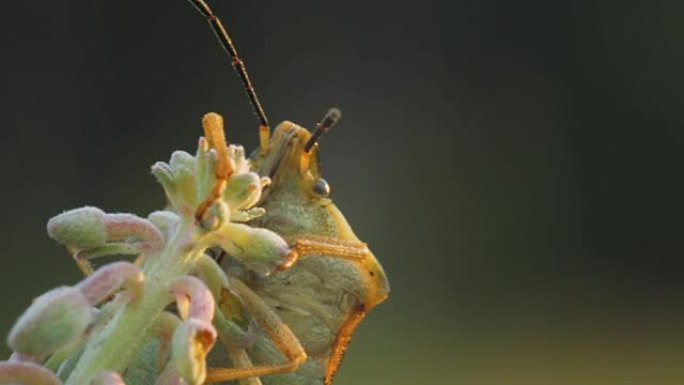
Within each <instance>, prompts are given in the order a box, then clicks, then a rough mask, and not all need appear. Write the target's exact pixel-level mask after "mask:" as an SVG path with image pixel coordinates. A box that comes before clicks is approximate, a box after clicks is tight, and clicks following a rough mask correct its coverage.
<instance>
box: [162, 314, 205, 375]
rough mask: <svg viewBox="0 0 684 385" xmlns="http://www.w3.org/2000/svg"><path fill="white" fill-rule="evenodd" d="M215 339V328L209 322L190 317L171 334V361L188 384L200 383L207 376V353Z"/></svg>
mask: <svg viewBox="0 0 684 385" xmlns="http://www.w3.org/2000/svg"><path fill="white" fill-rule="evenodd" d="M215 341H216V329H214V326H213V325H212V324H211V323H210V322H206V321H202V320H199V319H197V318H190V319H189V320H187V321H185V322H184V323H183V324H181V325H180V326H179V327H178V328H177V329H176V332H175V333H174V334H173V341H172V343H171V363H172V364H173V367H174V368H175V369H176V371H177V372H178V374H179V375H180V376H181V378H183V379H184V380H185V381H187V382H188V384H190V385H199V384H202V383H203V382H204V380H205V378H206V376H207V363H206V356H207V353H209V351H210V350H211V348H212V347H213V346H214V342H215Z"/></svg>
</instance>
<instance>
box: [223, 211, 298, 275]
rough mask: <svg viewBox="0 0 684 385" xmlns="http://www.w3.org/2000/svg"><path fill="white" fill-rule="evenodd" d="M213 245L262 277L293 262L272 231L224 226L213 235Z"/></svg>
mask: <svg viewBox="0 0 684 385" xmlns="http://www.w3.org/2000/svg"><path fill="white" fill-rule="evenodd" d="M216 241H217V242H216V243H217V245H218V246H219V247H221V248H223V249H225V250H226V251H227V252H228V253H229V254H230V255H231V256H233V257H235V258H236V259H238V260H239V261H240V262H242V263H244V264H245V266H247V268H249V269H251V270H253V271H256V272H257V273H260V274H262V275H269V274H271V273H272V272H274V271H275V270H277V269H279V268H282V267H285V266H287V265H289V264H290V263H292V261H291V259H290V256H291V253H290V248H289V247H288V246H287V243H285V240H283V238H281V237H280V236H279V235H278V234H276V233H274V232H273V231H270V230H267V229H262V228H253V227H249V226H247V225H243V224H240V223H226V224H225V225H224V226H223V228H222V229H221V230H219V233H218V234H217V236H216Z"/></svg>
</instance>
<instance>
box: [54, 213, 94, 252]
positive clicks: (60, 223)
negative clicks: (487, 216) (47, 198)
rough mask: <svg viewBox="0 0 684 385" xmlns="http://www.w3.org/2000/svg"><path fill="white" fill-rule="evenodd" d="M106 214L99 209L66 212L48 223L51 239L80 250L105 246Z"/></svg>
mask: <svg viewBox="0 0 684 385" xmlns="http://www.w3.org/2000/svg"><path fill="white" fill-rule="evenodd" d="M104 218H105V213H104V211H102V210H100V209H98V208H97V207H89V206H86V207H81V208H78V209H74V210H69V211H66V212H64V213H62V214H59V215H57V216H56V217H53V218H52V219H50V220H49V221H48V224H47V230H48V234H49V235H50V238H52V239H54V240H56V241H57V242H59V243H63V244H65V245H68V246H72V247H76V248H78V249H87V248H91V247H97V246H101V245H103V244H104V243H105V242H106V241H107V229H106V226H105V223H104V221H105V220H104Z"/></svg>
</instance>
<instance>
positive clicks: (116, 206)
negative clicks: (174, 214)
mask: <svg viewBox="0 0 684 385" xmlns="http://www.w3.org/2000/svg"><path fill="white" fill-rule="evenodd" d="M212 4H213V6H214V8H215V10H216V12H217V13H218V14H219V15H221V16H222V18H223V21H224V22H225V24H226V25H227V26H228V27H229V29H230V30H231V31H232V33H233V38H234V40H235V43H236V44H237V46H238V49H239V50H240V52H241V53H242V56H243V57H244V59H245V61H246V63H247V65H248V68H249V70H250V72H251V75H252V78H253V80H254V83H255V85H256V87H257V89H258V92H259V94H260V95H261V98H262V102H263V103H264V106H265V108H266V111H267V112H268V115H269V117H270V119H271V121H272V122H273V123H277V122H279V121H282V120H285V119H288V120H293V121H296V122H298V123H300V124H302V125H305V126H309V127H311V126H313V125H314V123H315V122H316V121H317V120H318V119H319V118H320V117H321V116H322V114H323V113H324V112H325V111H326V110H327V108H329V107H330V106H338V107H340V108H341V109H342V111H343V113H344V118H343V120H342V122H341V123H340V125H339V126H337V127H336V128H335V129H334V131H333V132H331V133H330V135H329V136H328V137H326V138H325V139H324V141H323V143H322V154H323V165H324V171H325V176H326V178H327V180H328V181H329V182H330V184H331V185H332V187H333V197H334V199H335V201H336V202H337V204H338V206H339V207H340V208H341V209H342V211H343V212H344V213H345V214H346V215H347V218H348V219H349V221H350V222H351V223H352V224H353V226H354V229H355V230H356V232H357V233H358V234H359V236H360V237H361V238H362V239H363V240H365V241H367V242H368V243H369V244H370V245H371V246H372V249H373V250H374V252H375V254H376V255H377V256H378V257H379V259H380V260H381V261H382V263H383V265H384V266H385V269H386V271H387V274H388V275H389V277H390V280H391V284H392V294H391V297H390V299H389V301H388V302H386V303H385V304H383V305H382V306H381V307H379V308H378V309H376V311H375V312H373V313H372V314H371V315H370V316H369V317H368V319H367V320H366V322H365V323H364V324H363V325H362V327H361V328H360V331H359V332H358V334H357V336H356V338H355V340H354V341H353V343H352V345H351V348H350V350H349V353H348V355H347V358H346V360H345V363H344V364H343V366H342V369H341V371H340V373H339V376H338V379H337V382H336V384H338V385H345V384H346V385H352V384H378V385H380V384H392V385H394V384H426V383H439V384H455V385H456V384H468V385H513V384H520V385H533V384H539V385H561V384H588V385H593V384H596V385H603V384H607V385H608V384H615V385H628V384H634V385H637V384H649V385H664V384H682V383H683V382H684V301H683V297H684V296H683V295H684V282H683V281H682V279H681V277H682V274H683V271H682V270H683V269H682V266H683V264H682V263H681V261H680V260H681V257H682V255H683V253H682V251H683V249H684V247H683V241H682V240H683V239H684V238H683V237H682V218H683V217H684V204H683V203H682V196H683V195H684V184H682V172H681V171H682V166H684V164H683V163H684V162H683V161H684V155H683V154H682V149H681V148H682V145H683V144H684V133H683V131H684V130H682V127H683V123H684V113H683V108H684V92H683V91H684V89H683V86H684V78H683V77H682V75H681V71H682V68H684V59H683V57H684V55H682V54H683V52H682V51H683V50H684V48H683V47H684V45H682V40H683V39H684V23H682V19H681V15H682V14H684V3H681V2H679V3H677V2H667V1H651V2H638V1H621V2H608V1H581V0H580V1H573V2H558V1H556V2H553V1H533V0H520V1H506V0H490V1H461V0H454V1H437V0H425V1H418V2H388V1H356V0H349V1H341V2H324V1H288V2H284V1H283V2H280V1H225V0H224V1H219V0H217V1H213V2H212ZM0 8H1V9H2V11H0V20H1V23H0V25H1V28H2V30H0V31H1V33H0V39H1V40H0V41H2V51H1V52H2V53H1V55H2V57H1V60H0V73H1V74H2V90H3V93H2V99H1V103H2V104H1V105H0V121H1V122H2V123H1V127H2V134H1V135H2V136H1V139H0V164H1V165H2V166H1V170H2V171H1V172H2V178H1V179H0V180H1V181H2V182H0V183H1V185H0V207H1V209H2V215H1V216H0V230H1V231H0V256H1V258H2V263H1V264H0V293H2V300H1V303H2V312H1V314H0V334H3V335H4V334H6V332H7V330H8V329H9V328H10V326H11V324H12V322H13V321H14V319H15V317H17V316H18V315H19V314H20V312H21V311H22V309H23V308H25V307H26V306H27V305H28V303H29V301H30V300H31V298H33V297H35V296H36V295H38V294H40V293H42V292H44V291H46V290H47V289H49V288H51V287H54V286H56V285H61V284H70V283H73V282H75V281H76V280H77V279H79V272H78V270H77V269H76V267H75V265H74V264H73V263H71V261H70V259H69V257H68V255H67V254H66V253H65V251H64V250H63V249H62V248H61V247H59V246H58V245H56V244H54V243H53V242H52V241H50V240H49V239H48V238H47V236H46V234H45V230H44V229H45V223H46V221H47V219H48V218H50V217H51V216H53V215H55V214H57V213H59V212H60V211H61V210H63V209H69V208H74V207H78V206H81V205H85V204H89V205H96V206H99V207H101V208H103V209H105V210H107V211H124V212H135V213H138V214H141V215H146V214H147V213H149V212H150V211H153V210H155V209H157V208H159V207H161V206H162V205H163V203H164V202H163V195H162V193H161V189H160V188H159V187H158V186H157V185H156V184H155V182H154V180H153V178H152V177H151V176H150V175H149V166H150V165H152V164H153V163H154V162H155V161H157V160H166V159H168V157H169V155H170V154H171V152H172V151H173V150H176V149H184V150H188V151H193V150H194V146H195V143H196V138H197V137H198V135H199V134H200V131H201V129H200V117H201V116H202V114H203V113H205V112H207V111H216V112H219V113H221V114H224V115H225V116H227V122H228V135H229V138H230V140H231V141H234V142H239V143H242V144H244V145H245V146H246V147H248V148H254V147H255V146H256V144H257V131H256V126H257V122H256V120H255V119H254V117H253V116H252V113H251V110H250V108H249V106H248V104H247V102H246V99H245V97H244V95H243V92H242V89H241V86H240V83H239V80H238V78H237V76H235V74H234V73H233V72H232V69H231V67H230V65H229V62H228V60H227V57H226V56H225V54H224V52H222V50H221V49H220V47H219V45H218V43H217V42H216V41H215V39H214V37H213V35H212V33H211V32H210V30H209V28H208V26H207V25H206V23H205V21H204V20H203V19H202V18H201V17H200V16H199V15H198V14H197V13H196V12H195V11H194V10H193V9H192V7H191V6H190V5H189V4H188V3H187V2H185V1H182V0H173V1H132V0H119V1H85V0H70V1H55V2H48V1H18V0H11V1H6V2H3V3H2V5H0ZM1 349H2V350H1V353H2V354H3V355H6V354H7V349H6V348H5V347H4V346H3V347H2V348H1Z"/></svg>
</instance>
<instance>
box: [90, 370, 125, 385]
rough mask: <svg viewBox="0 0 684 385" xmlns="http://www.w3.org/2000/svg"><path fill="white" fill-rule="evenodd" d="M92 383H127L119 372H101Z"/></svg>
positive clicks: (109, 384)
mask: <svg viewBox="0 0 684 385" xmlns="http://www.w3.org/2000/svg"><path fill="white" fill-rule="evenodd" d="M90 385H126V383H124V381H123V379H122V378H121V376H120V375H119V374H118V373H114V372H100V374H98V375H97V376H96V377H95V378H93V380H92V381H90Z"/></svg>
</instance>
